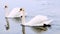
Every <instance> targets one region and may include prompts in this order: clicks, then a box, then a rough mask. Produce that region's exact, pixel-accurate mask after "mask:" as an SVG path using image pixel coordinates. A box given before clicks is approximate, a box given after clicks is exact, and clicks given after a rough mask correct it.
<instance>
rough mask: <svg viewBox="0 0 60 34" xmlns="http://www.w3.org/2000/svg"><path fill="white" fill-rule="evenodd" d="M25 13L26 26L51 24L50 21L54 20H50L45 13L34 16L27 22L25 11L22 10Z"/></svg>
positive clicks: (23, 21)
mask: <svg viewBox="0 0 60 34" xmlns="http://www.w3.org/2000/svg"><path fill="white" fill-rule="evenodd" d="M21 13H22V14H23V16H22V24H21V25H24V26H50V23H51V22H52V21H53V20H49V19H48V17H47V16H44V15H37V16H35V17H34V18H32V19H31V20H30V21H29V22H27V23H26V22H25V12H24V11H21Z"/></svg>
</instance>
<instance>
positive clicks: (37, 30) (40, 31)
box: [32, 27, 50, 34]
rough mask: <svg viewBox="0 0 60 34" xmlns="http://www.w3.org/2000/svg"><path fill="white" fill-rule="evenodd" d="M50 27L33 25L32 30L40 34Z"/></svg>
mask: <svg viewBox="0 0 60 34" xmlns="http://www.w3.org/2000/svg"><path fill="white" fill-rule="evenodd" d="M48 28H50V27H32V30H33V31H34V32H35V33H38V34H40V33H43V32H45V31H47V30H48Z"/></svg>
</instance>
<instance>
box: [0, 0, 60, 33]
mask: <svg viewBox="0 0 60 34" xmlns="http://www.w3.org/2000/svg"><path fill="white" fill-rule="evenodd" d="M6 2H8V4H9V12H10V11H11V10H12V9H13V8H15V7H20V8H21V7H23V8H25V11H26V12H27V13H28V15H27V17H26V22H28V21H29V20H30V19H32V18H33V17H34V16H36V15H38V14H39V15H46V16H48V18H50V19H53V22H52V23H51V24H52V26H51V27H50V28H44V30H41V29H36V28H33V27H25V33H26V34H60V0H8V1H7V0H0V34H22V26H21V25H20V23H21V21H20V19H8V21H9V24H10V29H9V30H6V28H5V25H6V23H7V22H6V19H5V11H4V4H5V3H6Z"/></svg>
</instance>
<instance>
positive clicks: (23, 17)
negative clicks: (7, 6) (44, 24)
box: [21, 11, 25, 24]
mask: <svg viewBox="0 0 60 34" xmlns="http://www.w3.org/2000/svg"><path fill="white" fill-rule="evenodd" d="M21 12H22V24H24V23H25V11H21Z"/></svg>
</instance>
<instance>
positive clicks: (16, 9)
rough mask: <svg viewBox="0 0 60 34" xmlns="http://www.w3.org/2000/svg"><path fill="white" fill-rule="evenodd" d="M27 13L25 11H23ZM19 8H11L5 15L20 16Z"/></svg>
mask: <svg viewBox="0 0 60 34" xmlns="http://www.w3.org/2000/svg"><path fill="white" fill-rule="evenodd" d="M25 15H27V13H25ZM21 16H22V14H21V13H20V8H13V9H12V11H11V12H10V13H9V14H8V16H6V17H21Z"/></svg>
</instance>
